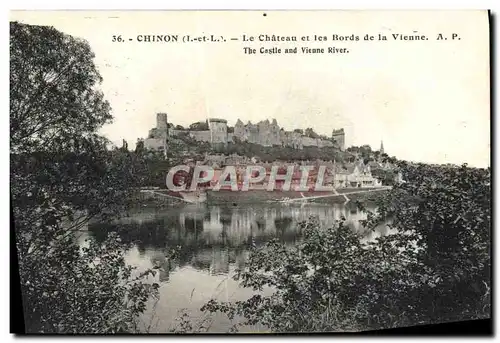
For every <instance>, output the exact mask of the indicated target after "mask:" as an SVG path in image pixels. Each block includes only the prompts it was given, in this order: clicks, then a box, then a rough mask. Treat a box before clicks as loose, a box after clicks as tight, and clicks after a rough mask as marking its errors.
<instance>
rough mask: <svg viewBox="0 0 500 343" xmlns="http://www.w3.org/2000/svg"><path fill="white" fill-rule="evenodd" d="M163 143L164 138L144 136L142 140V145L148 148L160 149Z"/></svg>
mask: <svg viewBox="0 0 500 343" xmlns="http://www.w3.org/2000/svg"><path fill="white" fill-rule="evenodd" d="M164 143H165V139H164V138H146V139H145V140H144V147H145V148H146V149H149V150H161V149H164V148H165V146H164Z"/></svg>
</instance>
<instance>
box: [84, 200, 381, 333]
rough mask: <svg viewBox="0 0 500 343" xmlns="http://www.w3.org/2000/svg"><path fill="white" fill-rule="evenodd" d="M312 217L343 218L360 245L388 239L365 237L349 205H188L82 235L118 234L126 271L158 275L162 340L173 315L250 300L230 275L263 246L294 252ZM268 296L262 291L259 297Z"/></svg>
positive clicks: (221, 323) (221, 324)
mask: <svg viewBox="0 0 500 343" xmlns="http://www.w3.org/2000/svg"><path fill="white" fill-rule="evenodd" d="M368 209H369V210H374V209H373V208H368ZM311 216H314V217H316V218H317V219H318V220H319V222H320V224H321V226H322V227H325V226H330V225H332V224H333V223H334V222H335V220H339V219H341V218H342V217H343V218H346V222H347V225H349V226H350V227H351V228H352V229H353V230H355V231H357V232H359V233H360V234H362V235H363V240H364V241H368V240H373V239H375V238H376V237H378V236H380V235H385V234H388V233H390V231H388V228H387V227H386V226H385V225H384V226H381V227H379V228H377V230H376V231H366V230H365V229H364V228H363V227H362V225H360V223H359V221H360V220H363V219H366V214H365V213H363V212H361V211H359V210H358V209H357V208H356V207H355V206H354V204H348V206H344V205H339V204H337V205H327V204H304V205H300V204H293V205H288V206H283V205H279V204H276V205H269V204H265V205H264V204H263V205H245V206H235V207H224V206H196V205H192V206H191V205H190V206H185V207H183V208H181V209H179V208H176V209H170V210H166V211H162V212H156V211H154V210H151V209H143V210H142V211H141V212H137V213H134V214H132V215H130V216H129V217H125V218H121V219H120V220H118V221H116V222H114V223H112V224H103V223H94V224H92V225H89V234H90V235H93V236H94V237H96V238H97V239H98V240H103V239H104V238H105V237H106V235H107V233H108V232H111V231H115V232H118V233H119V234H120V236H121V238H122V240H123V241H125V242H129V243H133V247H132V249H131V250H130V251H129V252H128V254H127V256H126V260H127V262H128V263H130V264H133V265H134V266H136V267H138V268H139V270H144V269H147V268H151V267H154V266H158V267H160V268H159V270H158V271H159V272H158V274H157V275H156V277H155V278H156V282H160V284H161V287H160V302H159V303H158V304H157V306H156V307H155V311H156V316H157V318H158V319H159V321H158V323H157V326H156V327H155V328H154V330H153V331H155V332H166V331H168V330H169V329H170V328H172V325H173V323H175V318H176V317H178V315H179V310H180V309H188V310H189V311H190V312H191V314H192V315H193V314H195V315H200V316H201V312H200V311H199V308H200V307H201V306H203V305H204V304H205V303H206V302H207V301H208V300H210V299H211V298H215V299H217V300H222V301H234V300H244V299H247V298H248V297H250V296H251V295H252V294H254V291H253V290H251V289H244V288H241V287H239V285H238V283H237V282H236V281H234V280H232V279H231V275H232V274H233V273H234V271H235V270H236V269H237V268H242V267H243V266H244V264H245V261H246V260H247V259H248V254H249V252H248V250H249V248H250V246H252V245H255V246H259V245H262V244H263V243H265V242H266V241H269V240H270V239H272V238H276V239H278V240H280V241H281V242H282V243H284V244H287V245H294V244H296V243H297V242H299V241H300V240H301V239H302V231H301V229H300V226H299V225H297V224H298V223H299V222H301V221H304V220H307V219H308V218H309V217H311ZM176 247H180V254H179V258H178V259H176V260H175V261H174V260H169V259H167V258H166V256H167V255H168V252H169V251H170V250H171V249H173V248H176ZM271 291H272V290H266V289H264V293H267V292H271ZM148 311H149V310H148ZM148 316H153V314H152V313H149V312H148V313H146V314H145V317H147V318H149V317H148ZM217 318H218V319H217V321H216V322H214V323H213V326H212V329H211V331H213V332H225V331H227V329H228V328H229V327H230V323H228V322H227V320H226V319H223V318H220V317H217ZM254 329H255V328H253V329H252V330H254Z"/></svg>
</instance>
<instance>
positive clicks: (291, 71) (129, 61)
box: [11, 11, 490, 167]
mask: <svg viewBox="0 0 500 343" xmlns="http://www.w3.org/2000/svg"><path fill="white" fill-rule="evenodd" d="M11 20H18V21H21V22H24V23H27V24H33V25H51V26H54V27H55V28H56V29H58V30H60V31H62V32H65V33H67V34H70V35H73V36H76V37H80V38H83V39H86V40H87V41H88V42H89V44H90V46H91V48H92V49H93V51H94V53H95V55H96V57H95V63H96V65H97V66H98V68H99V70H100V73H101V75H102V77H103V79H104V81H103V83H102V85H101V88H102V90H103V92H104V94H105V97H106V99H107V100H108V101H109V102H110V104H111V106H112V108H113V115H114V118H115V119H114V122H113V123H112V124H110V125H107V126H105V127H104V128H103V129H102V133H103V134H104V135H106V136H107V137H108V138H110V139H111V140H112V141H114V142H115V143H116V144H121V140H122V139H125V140H127V141H128V142H129V145H131V146H133V145H134V144H135V142H136V140H137V138H139V137H142V138H145V137H146V136H147V134H148V131H149V129H150V128H152V127H154V126H155V122H156V113H157V112H166V113H168V118H169V119H168V120H169V122H172V123H174V124H181V125H184V126H187V125H189V124H190V123H193V122H195V121H200V120H205V119H206V118H208V117H217V118H224V119H227V120H228V123H229V125H234V123H235V122H236V120H237V119H238V118H240V119H241V120H243V121H244V122H245V123H246V122H247V121H248V120H250V121H252V122H254V123H255V122H257V121H259V120H264V119H269V120H271V119H273V118H276V120H277V121H278V124H279V125H280V126H282V127H284V128H285V129H286V130H292V129H295V128H303V129H305V128H307V127H312V128H314V130H315V131H316V132H318V133H321V134H325V135H328V136H329V135H330V134H331V132H332V130H333V129H338V128H341V127H343V128H344V129H345V131H346V145H347V146H350V145H362V144H369V145H371V146H372V148H374V149H378V148H379V146H380V141H381V140H383V141H384V148H385V150H386V152H387V153H388V154H389V155H394V156H396V157H398V158H401V159H407V160H414V161H422V162H430V163H458V164H460V163H463V162H467V163H469V164H471V165H474V166H478V167H486V166H488V165H489V154H490V110H489V101H490V96H489V92H490V89H489V28H488V17H487V12H486V11H454V12H452V11H433V12H431V11H420V12H419V11H324V12H320V11H306V12H298V11H283V12H275V11H271V12H267V15H266V16H263V12H262V11H245V12H230V11H227V12H218V11H207V12H194V11H192V12H180V11H140V12H135V11H120V12H106V11H94V12H89V11H71V12H68V11H53V12H48V11H47V12H41V11H40V12H34V11H25V12H11ZM413 31H417V32H418V33H419V34H425V35H427V37H429V40H428V41H420V42H417V41H413V42H408V41H396V40H393V38H392V37H391V35H392V34H393V33H401V34H413ZM378 33H382V34H385V35H386V36H388V40H387V41H378V40H374V41H364V40H363V37H364V35H365V34H371V35H374V36H377V35H378ZM439 33H442V34H443V36H445V37H448V40H447V41H437V40H436V37H437V35H438V34H439ZM452 33H457V34H458V35H459V36H460V38H461V40H451V34H452ZM167 34H171V35H179V40H181V39H182V36H183V35H188V34H189V35H192V36H200V35H210V34H213V35H215V36H224V38H226V39H227V42H225V43H203V42H193V43H182V42H178V43H162V42H157V43H144V42H142V43H141V42H138V41H137V39H136V38H137V36H138V35H167ZM243 34H245V35H247V36H256V40H257V39H258V38H257V36H258V35H260V34H267V35H273V34H274V35H281V36H297V38H298V39H299V41H298V42H280V43H273V42H259V41H255V42H248V43H244V42H242V41H241V39H242V35H243ZM315 34H316V35H321V36H327V38H328V41H327V42H314V41H312V39H313V36H314V35H315ZM334 34H338V35H352V34H354V35H358V36H359V37H360V41H355V42H345V41H344V42H340V41H332V36H333V35H334ZM113 35H116V36H118V35H121V36H122V37H123V38H126V41H125V42H123V43H116V42H112V36H113ZM307 35H308V36H310V37H311V41H309V42H302V41H300V39H301V37H302V36H307ZM230 37H237V38H239V40H238V41H231V40H230V39H229V38H230ZM128 38H132V39H133V40H132V41H128ZM244 46H248V47H253V48H256V49H257V50H259V48H260V47H261V46H263V47H266V48H273V47H280V48H281V49H282V50H284V48H286V47H295V46H297V47H298V48H299V49H300V48H301V47H310V48H324V49H327V48H328V47H336V48H344V47H345V48H347V49H349V51H350V52H349V53H348V54H327V53H326V54H315V55H305V54H300V53H297V54H275V55H261V54H256V55H246V54H244V53H243V47H244Z"/></svg>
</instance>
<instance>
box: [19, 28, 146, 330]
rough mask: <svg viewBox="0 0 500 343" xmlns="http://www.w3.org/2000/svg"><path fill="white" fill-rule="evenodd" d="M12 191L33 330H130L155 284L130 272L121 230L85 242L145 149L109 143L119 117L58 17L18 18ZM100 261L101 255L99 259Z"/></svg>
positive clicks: (128, 186) (139, 170)
mask: <svg viewBox="0 0 500 343" xmlns="http://www.w3.org/2000/svg"><path fill="white" fill-rule="evenodd" d="M10 32H11V44H10V54H11V70H10V71H11V73H10V86H11V94H10V95H11V97H10V98H11V100H10V101H11V108H10V118H11V137H10V144H11V151H10V152H11V154H10V157H11V199H12V207H13V213H14V218H15V236H16V247H17V252H18V255H19V260H20V269H19V273H20V278H21V289H22V292H23V300H24V301H23V307H24V310H25V317H26V324H27V331H28V332H50V333H55V332H73V333H75V332H78V333H105V332H118V331H130V330H133V329H134V319H135V318H137V317H138V316H139V315H140V313H142V311H143V310H144V304H145V301H146V299H147V295H149V294H153V293H154V290H155V286H153V285H150V284H148V283H145V282H142V281H141V280H142V279H144V278H145V277H146V276H147V275H143V276H141V277H140V278H139V279H135V280H129V277H130V276H131V272H132V269H131V268H130V267H129V266H127V265H126V264H125V261H124V259H123V256H124V255H123V254H124V251H125V248H126V247H125V246H124V245H122V244H121V242H120V241H119V240H118V239H117V238H116V237H115V236H111V237H109V238H108V239H107V240H106V241H105V242H104V243H102V244H101V243H96V242H89V247H88V248H87V249H83V250H80V248H79V245H78V244H77V242H76V241H75V239H76V234H77V233H78V232H79V231H81V230H84V229H85V228H86V225H87V224H88V222H89V221H90V220H91V219H93V218H99V219H100V220H106V219H111V218H113V217H114V216H115V215H117V214H119V213H122V212H123V211H124V210H126V209H127V208H128V207H129V205H130V201H129V200H130V199H131V195H132V194H133V193H134V192H135V191H134V189H135V188H136V187H137V186H138V185H140V184H141V183H142V180H141V179H140V177H139V176H140V175H143V174H144V171H143V163H142V161H141V157H140V155H137V154H136V153H129V152H128V151H125V150H124V149H115V150H113V151H109V150H107V148H106V146H107V145H108V144H109V142H108V141H107V140H106V139H104V138H103V137H100V136H98V135H97V134H96V131H97V129H99V128H100V127H101V126H102V125H103V124H104V123H107V122H109V121H110V120H111V118H112V117H111V114H110V108H109V104H108V103H107V102H106V101H105V100H104V99H103V96H102V93H101V92H100V91H99V90H98V85H99V83H100V81H101V77H100V75H99V73H98V71H97V69H96V67H95V65H94V63H93V57H94V56H93V53H92V52H91V50H90V47H89V46H88V44H87V43H86V42H85V41H82V40H79V39H76V38H73V37H71V36H68V35H65V34H63V33H61V32H58V31H57V30H55V29H54V28H52V27H43V26H30V25H24V24H19V23H15V22H14V23H11V24H10ZM99 261H100V262H99Z"/></svg>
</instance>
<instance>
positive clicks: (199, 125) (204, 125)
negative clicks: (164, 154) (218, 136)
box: [189, 120, 209, 131]
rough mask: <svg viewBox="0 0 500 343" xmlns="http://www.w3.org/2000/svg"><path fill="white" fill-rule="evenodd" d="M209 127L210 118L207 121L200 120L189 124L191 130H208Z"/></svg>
mask: <svg viewBox="0 0 500 343" xmlns="http://www.w3.org/2000/svg"><path fill="white" fill-rule="evenodd" d="M208 129H209V127H208V120H207V121H199V122H196V123H193V124H191V125H189V130H191V131H207V130H208Z"/></svg>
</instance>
